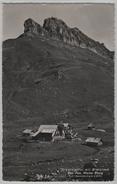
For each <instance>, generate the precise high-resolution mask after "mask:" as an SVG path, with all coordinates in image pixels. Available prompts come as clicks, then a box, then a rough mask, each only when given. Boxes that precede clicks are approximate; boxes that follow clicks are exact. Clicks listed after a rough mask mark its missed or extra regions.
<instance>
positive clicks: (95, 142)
mask: <svg viewBox="0 0 117 184" xmlns="http://www.w3.org/2000/svg"><path fill="white" fill-rule="evenodd" d="M85 144H86V145H87V146H101V145H102V144H103V142H102V139H101V138H98V137H97V138H95V137H88V138H87V139H86V140H85Z"/></svg>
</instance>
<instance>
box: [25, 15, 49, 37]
mask: <svg viewBox="0 0 117 184" xmlns="http://www.w3.org/2000/svg"><path fill="white" fill-rule="evenodd" d="M24 33H25V34H26V35H28V36H34V35H39V34H40V35H42V36H45V35H46V34H47V32H46V31H45V29H43V27H42V26H41V25H40V24H38V23H37V22H35V21H34V20H32V19H31V18H29V19H27V20H26V21H25V22H24Z"/></svg>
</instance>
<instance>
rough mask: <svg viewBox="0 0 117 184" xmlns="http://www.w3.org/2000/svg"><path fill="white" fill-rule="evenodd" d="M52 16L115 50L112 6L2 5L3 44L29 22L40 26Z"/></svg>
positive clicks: (20, 31)
mask: <svg viewBox="0 0 117 184" xmlns="http://www.w3.org/2000/svg"><path fill="white" fill-rule="evenodd" d="M52 16H53V17H56V18H59V19H62V20H63V21H65V23H66V24H67V25H68V26H69V27H78V28H79V29H80V30H81V31H83V32H84V33H85V34H86V35H87V36H89V37H91V38H93V39H94V40H96V41H99V42H101V43H104V44H105V45H106V47H107V48H109V49H110V50H114V5H113V4H78V3H77V4H74V3H72V4H35V3H34V4H33V3H32V4H21V3H20V4H4V6H3V40H6V39H9V38H16V37H17V36H19V35H20V34H22V33H23V31H24V26H23V25H24V21H25V20H26V19H28V18H32V19H33V20H35V21H36V22H38V23H39V24H41V25H43V21H44V19H45V18H48V17H52Z"/></svg>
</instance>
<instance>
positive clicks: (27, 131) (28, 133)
mask: <svg viewBox="0 0 117 184" xmlns="http://www.w3.org/2000/svg"><path fill="white" fill-rule="evenodd" d="M22 134H23V135H24V136H30V135H32V134H33V132H32V130H30V129H25V130H23V132H22Z"/></svg>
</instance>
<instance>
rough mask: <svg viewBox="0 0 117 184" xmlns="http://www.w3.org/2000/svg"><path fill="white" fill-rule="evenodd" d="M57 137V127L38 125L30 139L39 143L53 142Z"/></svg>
mask: <svg viewBox="0 0 117 184" xmlns="http://www.w3.org/2000/svg"><path fill="white" fill-rule="evenodd" d="M57 135H59V131H58V126H57V125H40V127H39V129H38V131H37V132H35V133H34V134H33V135H32V139H38V140H40V141H53V140H54V137H55V136H57Z"/></svg>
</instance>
